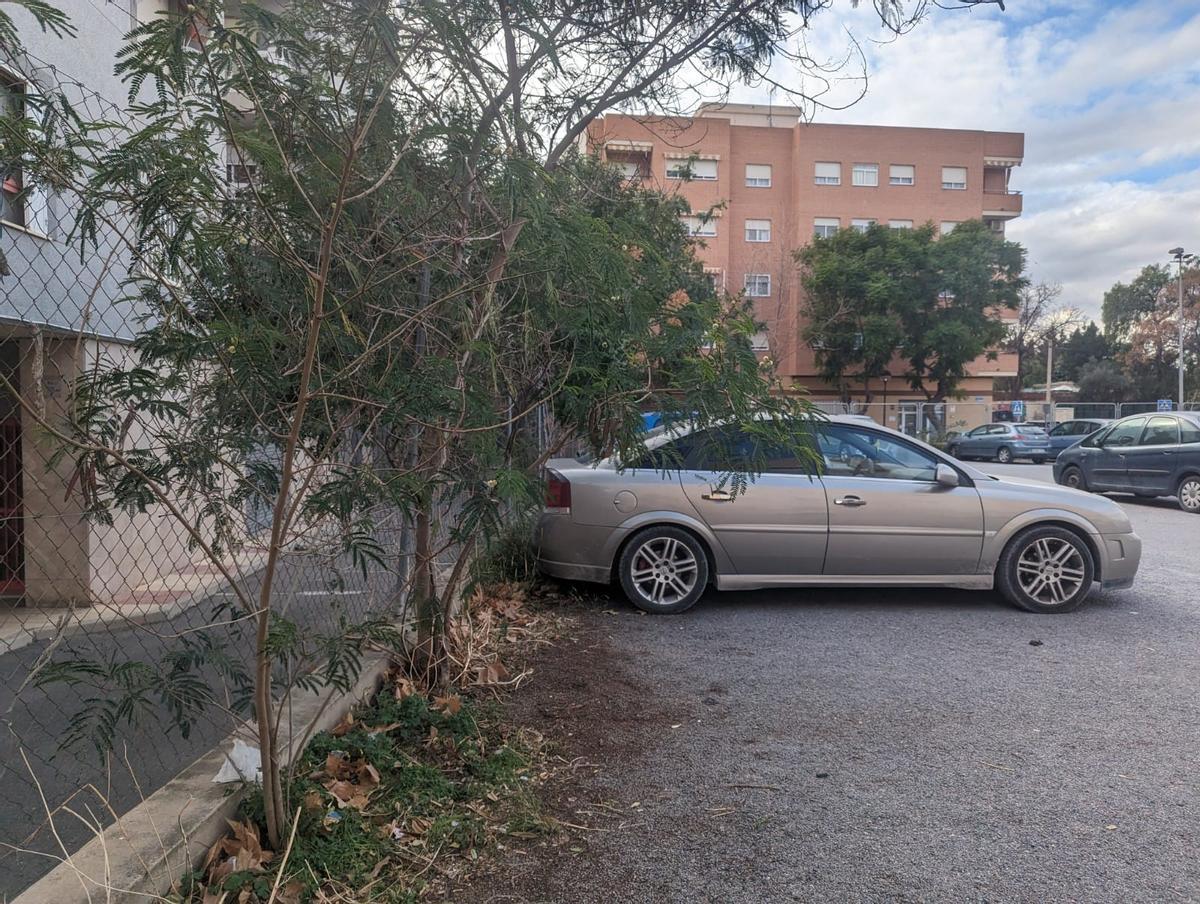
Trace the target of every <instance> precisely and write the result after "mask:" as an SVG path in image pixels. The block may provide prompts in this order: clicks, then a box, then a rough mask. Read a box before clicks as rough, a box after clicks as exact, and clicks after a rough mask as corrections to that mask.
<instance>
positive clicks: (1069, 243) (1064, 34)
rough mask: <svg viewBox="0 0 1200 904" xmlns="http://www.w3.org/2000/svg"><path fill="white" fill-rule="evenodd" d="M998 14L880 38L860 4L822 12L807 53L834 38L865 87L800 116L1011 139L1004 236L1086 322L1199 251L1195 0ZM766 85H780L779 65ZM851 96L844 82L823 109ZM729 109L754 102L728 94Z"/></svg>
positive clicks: (760, 94) (991, 11) (1026, 6)
mask: <svg viewBox="0 0 1200 904" xmlns="http://www.w3.org/2000/svg"><path fill="white" fill-rule="evenodd" d="M1006 5H1007V7H1008V9H1007V11H1006V12H1001V11H1000V10H999V9H998V8H996V7H994V6H987V7H983V8H978V9H972V10H955V11H949V10H941V9H933V10H932V11H931V13H930V15H929V17H928V18H927V19H926V20H925V21H923V22H922V23H921V24H920V25H918V26H917V27H916V28H915V29H914V30H913V31H912V32H911V33H909V34H907V35H904V36H903V37H900V38H897V39H895V40H891V41H887V40H884V38H885V35H884V33H883V32H882V30H881V28H880V26H879V23H878V19H873V17H874V16H875V13H874V11H873V10H872V9H871V4H870V2H864V3H863V4H861V6H860V8H859V9H857V10H854V9H852V8H851V6H850V4H849V3H842V4H838V5H836V6H835V9H834V11H832V12H829V13H826V14H824V15H825V18H824V19H823V20H822V21H820V22H819V23H818V24H817V25H816V27H815V30H814V31H813V32H812V34H811V36H810V39H809V48H810V50H812V51H813V53H814V56H820V57H822V58H825V57H832V56H836V55H838V54H840V53H842V52H843V51H844V49H845V47H846V45H847V38H846V30H847V29H849V30H850V31H852V32H853V33H854V34H855V36H856V37H857V38H859V39H860V43H861V44H862V46H863V50H864V52H865V54H866V57H867V65H868V70H869V74H870V80H869V85H868V88H867V94H866V96H865V97H864V98H863V100H861V101H860V102H859V103H857V104H855V105H854V106H853V107H851V108H850V109H848V110H845V111H841V112H833V111H825V110H818V111H817V112H816V113H815V116H814V118H815V119H816V121H824V122H862V123H871V124H878V125H913V126H936V127H943V128H969V129H997V130H1005V131H1008V130H1011V131H1023V132H1024V133H1025V136H1026V138H1025V163H1024V165H1023V166H1021V167H1020V168H1019V169H1017V170H1015V171H1014V174H1013V179H1012V187H1013V188H1014V189H1017V190H1020V191H1022V192H1024V194H1025V205H1024V210H1025V212H1024V215H1023V216H1022V217H1021V218H1019V219H1017V220H1015V221H1013V222H1012V223H1011V224H1010V226H1009V229H1008V236H1009V238H1012V239H1014V240H1016V241H1019V242H1021V243H1022V244H1024V245H1025V246H1026V248H1027V249H1028V251H1029V266H1030V273H1031V275H1032V276H1033V278H1034V279H1036V280H1046V281H1051V282H1060V283H1062V286H1063V290H1064V291H1063V301H1064V303H1067V304H1074V305H1077V306H1079V307H1081V308H1083V309H1084V310H1085V311H1087V312H1089V313H1091V314H1093V315H1098V312H1099V306H1100V300H1101V298H1102V296H1103V294H1104V290H1105V289H1107V288H1108V287H1109V286H1111V285H1112V284H1113V283H1114V282H1116V281H1117V280H1128V279H1130V278H1131V277H1132V276H1134V275H1135V274H1136V273H1137V271H1138V270H1139V269H1140V268H1141V267H1142V266H1143V265H1144V264H1147V263H1151V262H1156V261H1158V262H1162V261H1165V260H1166V259H1167V255H1166V251H1167V249H1169V248H1172V247H1174V246H1176V245H1180V244H1182V245H1183V246H1184V247H1186V248H1188V249H1189V250H1193V251H1200V0H1122V2H1120V3H1117V2H1113V0H1071V2H1054V0H1007V3H1006ZM818 18H820V17H818ZM774 75H776V76H777V77H778V78H779V79H780V80H781V81H786V80H787V79H788V78H789V75H788V73H786V72H785V71H784V70H783V69H782V67H776V70H775V72H774ZM791 79H792V81H791V83H792V84H794V83H795V76H794V74H793V75H791ZM860 87H861V84H859V83H856V82H851V81H847V82H845V83H843V84H842V85H841V86H840V87H839V88H838V89H837V90H835V91H834V92H833V93H832V94H831V95H829V99H830V100H834V101H837V100H842V101H845V100H849V99H851V98H852V97H853V96H854V95H855V93H856V92H857V90H858V89H859V88H860ZM737 99H739V100H743V101H757V102H765V101H766V100H767V96H766V91H765V90H763V89H740V90H739V91H738V92H737ZM775 99H776V102H779V103H786V102H787V100H785V99H784V98H783V97H782V96H780V95H778V94H777V95H776V98H775Z"/></svg>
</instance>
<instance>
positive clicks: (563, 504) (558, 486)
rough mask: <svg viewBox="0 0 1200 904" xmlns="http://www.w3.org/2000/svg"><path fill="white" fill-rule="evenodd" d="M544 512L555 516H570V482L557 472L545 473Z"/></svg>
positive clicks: (549, 471) (548, 471)
mask: <svg viewBox="0 0 1200 904" xmlns="http://www.w3.org/2000/svg"><path fill="white" fill-rule="evenodd" d="M546 511H547V512H550V513H551V514H555V515H569V514H571V481H569V480H567V478H565V477H563V476H562V475H561V474H559V473H558V472H557V471H551V470H547V471H546Z"/></svg>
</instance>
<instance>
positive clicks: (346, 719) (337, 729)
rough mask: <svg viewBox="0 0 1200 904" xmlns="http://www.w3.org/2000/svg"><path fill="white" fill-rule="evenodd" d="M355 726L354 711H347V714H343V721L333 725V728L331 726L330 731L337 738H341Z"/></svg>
mask: <svg viewBox="0 0 1200 904" xmlns="http://www.w3.org/2000/svg"><path fill="white" fill-rule="evenodd" d="M353 727H354V713H346V715H344V716H342V721H340V722H338V724H337V725H335V726H333V728H331V729H330V730H329V733H330V734H331V735H333V736H334V737H335V738H340V737H342V735H345V734H347V733H348V732H349V731H350V729H352V728H353Z"/></svg>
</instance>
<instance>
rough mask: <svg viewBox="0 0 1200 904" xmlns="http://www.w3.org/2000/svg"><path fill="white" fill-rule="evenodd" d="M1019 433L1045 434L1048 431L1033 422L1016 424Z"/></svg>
mask: <svg viewBox="0 0 1200 904" xmlns="http://www.w3.org/2000/svg"><path fill="white" fill-rule="evenodd" d="M1013 426H1015V427H1016V428H1017V432H1018V433H1028V434H1029V435H1030V436H1045V435H1046V431H1045V429H1044V428H1042V427H1037V426H1035V425H1033V424H1014V425H1013Z"/></svg>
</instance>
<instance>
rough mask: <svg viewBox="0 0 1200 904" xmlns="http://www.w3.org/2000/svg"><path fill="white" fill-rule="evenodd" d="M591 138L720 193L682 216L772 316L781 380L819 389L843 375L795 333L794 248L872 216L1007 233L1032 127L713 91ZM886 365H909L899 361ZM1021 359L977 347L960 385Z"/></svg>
mask: <svg viewBox="0 0 1200 904" xmlns="http://www.w3.org/2000/svg"><path fill="white" fill-rule="evenodd" d="M587 143H588V146H589V147H588V149H589V150H590V151H591V152H593V153H598V154H601V155H603V157H604V159H606V160H607V161H609V162H611V163H614V164H617V165H619V166H621V167H623V168H624V169H625V170H626V172H627V173H628V175H629V176H630V178H640V179H642V180H644V181H645V182H646V183H647V184H649V185H653V186H655V187H657V188H660V189H662V190H665V191H669V192H679V193H680V194H682V195H683V196H684V197H685V198H687V200H688V201H689V202H690V204H691V207H692V210H694V211H706V210H708V209H710V208H714V207H717V205H720V206H719V207H717V209H715V210H714V212H713V216H712V218H711V219H708V220H704V219H703V218H700V217H694V218H690V219H689V223H688V225H689V228H690V229H691V230H692V232H693V233H694V234H695V235H697V236H700V237H702V238H703V244H702V247H701V250H700V257H701V258H702V260H703V261H704V264H705V268H706V270H708V272H709V273H711V274H712V277H713V279H714V280H715V281H716V282H717V283H718V284H719V285H720V286H722V287H724V288H725V289H727V290H728V291H730V292H738V291H742V290H745V292H746V294H747V296H749V297H752V298H754V300H755V309H756V312H757V314H758V316H759V318H760V319H761V320H762V321H763V322H764V323H765V324H766V325H767V332H766V333H765V334H763V335H761V336H759V337H756V344H758V345H759V346H760V348H761V349H762V351H763V353H764V354H767V353H769V354H770V355H771V357H772V358H773V359H774V361H775V362H776V365H777V370H778V373H779V375H780V377H781V378H782V379H783V380H784V382H785V384H788V385H798V386H803V387H805V388H806V389H808V391H809V392H810V393H811V394H812V396H813V398H814V399H816V400H822V399H826V400H832V399H836V398H837V389H836V388H834V387H831V386H829V385H828V384H826V383H825V382H824V381H822V380H821V379H820V377H819V376H818V371H817V367H816V364H815V359H814V354H813V351H812V349H811V348H810V347H809V346H808V345H807V344H806V343H805V342H804V340H803V338H802V336H801V333H802V324H801V323H800V322H799V317H800V314H799V310H800V293H801V289H800V285H799V274H798V271H797V267H796V265H795V262H794V260H793V257H792V253H793V252H794V251H795V250H796V249H797V248H799V247H800V246H802V245H804V244H805V243H806V242H808V241H809V239H810V237H812V236H813V235H823V234H828V233H830V232H832V231H834V230H836V229H838V228H846V227H854V228H861V229H866V228H867V227H868V226H869V225H870V224H872V223H879V224H883V225H888V226H891V227H893V228H896V229H903V228H911V227H912V226H916V225H921V224H923V223H926V222H932V223H933V224H934V225H935V226H936V227H937V228H938V229H939V231H941V232H945V231H947V230H949V229H953V228H954V226H955V224H957V223H960V222H962V221H964V220H969V219H982V220H983V221H984V222H985V223H987V224H988V225H989V226H990V227H991V228H992V229H994V230H995V231H996V232H998V233H1001V234H1003V232H1004V227H1005V223H1006V222H1007V221H1008V220H1011V219H1013V218H1014V217H1017V216H1020V214H1021V200H1022V199H1021V195H1020V193H1018V192H1014V191H1012V190H1010V188H1009V176H1010V174H1011V172H1012V168H1013V167H1014V166H1019V165H1020V164H1021V160H1022V157H1023V155H1024V148H1025V136H1024V135H1023V134H1021V133H1017V132H982V131H968V130H958V129H915V128H895V127H885V126H857V125H817V124H811V123H805V122H802V121H801V118H800V111H799V110H797V109H795V108H793V107H774V106H771V107H768V106H761V105H743V104H737V105H723V106H717V105H706V106H703V107H701V108H700V110H699V112H698V113H697V115H696V116H694V117H689V118H663V117H639V116H629V115H624V114H613V115H609V116H605V117H604V118H602V119H598V120H597V121H596V122H594V123H593V124H592V126H591V128H590V129H589V131H588V134H587ZM681 170H682V171H683V172H681ZM689 175H690V178H687V176H689ZM891 372H892V373H893V374H896V375H897V377H899V375H901V374H903V372H904V365H903V362H900V361H897V362H896V363H895V365H894V366H893V368H892V371H891ZM1015 372H1016V361H1015V357H1014V356H1012V355H1008V354H1004V353H1002V354H1000V355H999V357H998V358H997V359H996V360H992V361H988V360H985V359H983V358H981V359H979V360H977V361H975V362H974V364H973V365H972V367H971V374H972V376H971V377H970V378H969V379H968V380H967V381H966V382H965V384H964V385H963V386H962V392H963V394H964V395H965V397H966V398H967V399H968V400H973V401H977V402H990V401H991V400H992V393H993V381H994V380H995V379H996V378H997V377H1007V376H1013V375H1014V374H1015ZM890 383H891V386H890V388H891V391H892V395H891V399H892V400H894V401H895V402H897V403H901V402H902V401H903V400H904V399H905V398H911V399H912V400H923V399H924V396H921V395H920V394H919V393H916V392H913V391H912V390H911V389H910V388H909V387H908V386H907V385H906V384H905V383H904V381H903V380H902V379H893V380H891V381H890ZM882 389H883V387H882V385H872V386H870V387H861V385H860V386H859V387H858V389H857V391H858V392H859V393H860V394H863V393H865V392H866V391H868V390H869V391H870V392H872V394H874V395H878V393H879V392H881V391H882Z"/></svg>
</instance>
